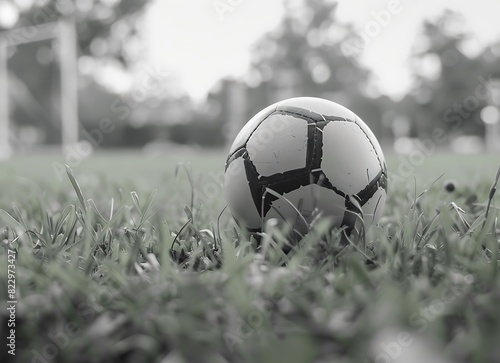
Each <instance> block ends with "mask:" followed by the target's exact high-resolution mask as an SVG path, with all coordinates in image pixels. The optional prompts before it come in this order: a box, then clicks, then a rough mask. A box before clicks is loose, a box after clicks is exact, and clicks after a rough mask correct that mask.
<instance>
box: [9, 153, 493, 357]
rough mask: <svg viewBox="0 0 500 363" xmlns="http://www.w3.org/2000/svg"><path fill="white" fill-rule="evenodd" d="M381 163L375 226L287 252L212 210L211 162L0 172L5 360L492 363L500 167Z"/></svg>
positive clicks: (168, 159) (271, 235)
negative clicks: (383, 186) (382, 183)
mask: <svg viewBox="0 0 500 363" xmlns="http://www.w3.org/2000/svg"><path fill="white" fill-rule="evenodd" d="M179 162H183V163H182V164H180V165H179V164H178V163H179ZM388 162H389V175H390V178H389V200H388V205H387V207H386V212H385V216H384V217H383V219H382V220H381V222H380V224H379V226H377V227H373V228H371V229H370V230H369V231H368V233H367V235H366V238H365V239H360V240H358V241H356V243H353V244H349V245H347V246H345V245H343V244H341V240H340V233H339V232H338V231H333V232H331V233H328V232H327V231H326V229H325V226H324V225H323V224H321V223H319V224H318V225H316V226H315V228H314V229H313V230H312V232H311V233H310V234H309V235H308V236H307V237H306V239H305V240H304V241H302V242H301V243H300V244H299V246H298V247H297V250H296V251H294V252H293V253H291V254H289V255H284V254H283V253H282V250H281V247H280V246H281V244H282V243H284V237H283V236H282V235H281V233H280V231H277V230H272V229H269V230H267V231H266V233H264V234H263V237H262V246H263V247H262V249H261V250H260V251H259V252H258V253H256V252H255V251H254V241H253V240H251V241H247V240H245V239H244V238H243V237H242V236H241V235H240V234H239V233H237V231H236V229H235V226H234V223H233V222H232V220H231V218H230V217H229V215H228V213H227V212H226V213H222V214H221V212H222V211H223V208H224V206H225V201H224V198H223V195H222V192H221V185H220V184H221V182H222V178H221V175H222V174H221V173H222V170H223V164H224V154H223V153H221V152H217V151H213V152H206V151H199V152H194V153H192V154H189V155H170V156H168V155H167V156H165V157H161V158H160V157H157V158H151V157H145V156H142V155H140V154H136V153H132V152H125V153H106V154H100V155H97V156H96V157H95V158H91V159H87V160H83V161H78V160H77V161H73V162H71V160H70V162H68V160H63V159H62V158H60V157H54V156H51V155H39V156H36V157H35V156H32V157H19V158H15V159H12V160H9V161H6V162H2V163H0V190H1V193H0V236H1V237H0V239H1V240H2V242H3V243H2V244H3V248H2V250H1V252H0V253H1V255H0V259H1V266H2V272H1V278H0V288H1V294H2V296H3V297H4V298H3V299H2V301H1V302H2V306H1V310H0V316H1V317H2V319H1V320H2V321H1V328H0V331H2V339H3V340H2V341H3V343H2V346H3V347H5V346H6V344H8V343H9V338H8V337H9V334H11V332H10V329H12V328H14V329H15V332H14V335H15V354H16V355H15V357H14V356H12V355H10V354H9V353H8V350H11V348H12V347H9V346H7V350H3V348H2V351H1V356H0V359H1V361H2V362H7V361H14V360H13V359H14V358H15V359H16V361H19V362H52V361H55V362H161V363H182V362H207V363H223V362H290V363H295V362H296V363H302V362H304V363H305V362H345V363H347V362H377V363H378V362H405V363H409V362H443V363H445V362H468V363H469V362H478V363H479V362H499V361H500V345H499V344H498V342H500V313H499V312H498V311H499V310H498V306H499V305H500V275H499V273H498V270H499V267H500V266H499V238H498V233H500V229H499V226H498V224H497V216H498V210H497V206H496V204H498V195H492V192H491V187H492V184H493V183H494V182H495V176H496V173H497V169H498V166H499V164H500V157H499V156H498V155H474V156H455V155H447V154H438V155H435V156H432V157H429V158H426V159H425V160H410V159H408V158H403V159H402V158H401V157H396V156H390V157H389V158H388ZM64 163H68V164H69V165H70V166H71V171H70V172H69V173H67V171H66V169H65V167H64ZM443 174H444V175H443ZM442 175H443V176H442ZM446 180H453V183H454V185H455V187H456V189H455V190H454V191H453V192H448V191H446V190H445V188H444V187H443V183H444V182H445V181H446ZM391 181H392V183H391ZM395 181H396V182H395ZM490 196H492V198H491V199H492V203H491V206H490V208H489V209H488V201H489V199H490V198H489V197H490ZM487 211H488V214H487V215H486V213H487ZM171 246H173V247H172V248H171ZM14 261H15V263H14ZM12 265H15V269H14V268H13V267H12ZM8 270H10V275H11V276H9V275H8ZM13 272H14V273H13ZM13 279H15V292H14V295H15V296H9V293H10V292H12V291H10V292H9V289H11V290H12V283H11V281H9V280H13ZM14 298H15V300H16V301H17V303H15V304H14V306H15V314H14V315H12V314H11V312H12V311H13V310H12V309H11V310H8V308H9V307H10V306H11V305H12V304H9V303H7V301H9V300H13V299H14ZM13 316H15V318H14V321H13V320H12V319H13ZM12 322H14V323H15V327H9V324H10V323H12Z"/></svg>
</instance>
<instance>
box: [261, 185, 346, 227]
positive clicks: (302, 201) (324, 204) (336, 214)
mask: <svg viewBox="0 0 500 363" xmlns="http://www.w3.org/2000/svg"><path fill="white" fill-rule="evenodd" d="M289 202H290V203H292V204H293V205H294V206H295V207H296V208H297V209H298V210H299V212H300V213H301V214H302V216H303V217H304V219H305V220H306V221H307V222H308V223H311V222H312V220H313V218H314V216H313V215H312V214H313V211H314V210H315V209H318V210H319V211H322V212H323V216H324V217H326V218H329V219H330V220H331V222H332V227H339V226H340V223H341V221H342V219H343V217H344V213H345V210H346V208H345V207H344V205H345V199H344V198H343V197H342V196H340V195H338V194H336V193H334V192H333V191H331V190H329V189H326V188H323V187H320V186H319V185H317V184H309V185H306V186H303V187H300V188H298V189H296V190H294V191H292V192H290V193H285V194H284V195H283V198H279V199H277V200H275V201H274V202H273V203H272V205H271V209H270V210H269V212H268V213H267V214H266V216H265V218H266V220H267V219H271V218H277V219H278V220H283V218H284V219H285V220H286V221H287V222H288V223H291V224H292V225H293V226H294V228H295V229H297V230H298V231H299V232H300V233H302V234H305V233H307V230H308V227H307V226H306V225H304V222H303V220H302V218H300V216H298V215H297V212H296V211H295V209H294V208H292V206H291V205H290V203H289Z"/></svg>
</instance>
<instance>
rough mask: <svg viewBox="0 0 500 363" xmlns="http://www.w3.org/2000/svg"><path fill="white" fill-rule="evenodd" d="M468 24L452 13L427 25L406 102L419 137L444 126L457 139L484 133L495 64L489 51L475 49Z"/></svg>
mask: <svg viewBox="0 0 500 363" xmlns="http://www.w3.org/2000/svg"><path fill="white" fill-rule="evenodd" d="M463 21H464V20H463V18H462V16H461V15H460V14H458V13H455V12H452V11H446V12H444V13H443V14H442V15H441V16H440V17H438V18H437V19H436V20H435V21H426V22H425V23H424V24H423V34H422V37H421V38H420V39H419V41H418V42H417V44H416V49H415V52H414V55H413V59H412V64H413V72H414V74H415V81H416V82H415V86H414V89H413V91H412V92H411V94H410V95H409V96H408V97H407V99H406V100H405V102H404V105H405V107H406V108H407V109H406V112H405V113H406V114H408V115H411V116H410V117H411V118H413V120H414V123H413V125H414V128H413V134H414V135H415V136H416V135H419V136H422V135H430V134H431V133H432V130H434V129H435V128H436V127H438V126H439V127H442V128H444V129H445V130H446V131H447V132H448V133H452V134H456V135H461V134H475V135H483V133H484V125H483V123H482V121H481V120H480V117H479V114H480V111H481V109H482V108H483V107H484V106H485V105H486V104H487V103H488V96H487V93H488V89H487V80H488V79H489V78H490V77H491V75H492V72H493V69H494V68H495V66H492V64H495V61H494V60H493V61H491V62H489V63H490V64H488V62H487V61H486V58H487V57H486V58H485V55H486V53H485V52H488V49H486V50H484V51H483V52H482V53H480V52H477V50H475V49H474V48H477V47H476V45H477V43H474V42H476V40H475V39H474V37H473V34H468V33H465V32H464V31H463V26H462V24H463ZM490 58H491V57H490ZM496 67H497V68H498V58H496Z"/></svg>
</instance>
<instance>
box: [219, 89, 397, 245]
mask: <svg viewBox="0 0 500 363" xmlns="http://www.w3.org/2000/svg"><path fill="white" fill-rule="evenodd" d="M224 193H225V196H226V201H227V204H228V208H229V210H230V212H231V214H232V215H233V217H234V219H235V220H236V222H237V223H238V224H239V225H240V226H241V227H243V228H245V229H246V230H248V231H249V232H259V231H261V230H262V229H263V224H265V223H266V221H268V220H270V219H271V218H276V219H277V220H278V222H280V223H281V224H284V225H288V226H289V227H290V228H291V229H292V230H293V231H294V232H295V233H298V234H299V235H300V236H303V235H305V234H306V233H307V232H308V231H309V227H310V224H311V222H313V220H314V219H315V218H319V217H321V218H326V219H328V220H329V221H330V223H331V226H332V228H335V227H345V231H346V233H347V234H348V235H349V234H351V232H352V231H353V230H354V229H355V227H356V226H357V225H358V224H357V222H358V221H359V220H361V221H362V222H361V223H362V224H364V226H365V227H369V226H370V225H372V224H375V223H377V222H378V220H379V219H380V216H381V215H382V213H383V209H384V206H385V200H386V195H387V167H386V163H385V158H384V155H383V153H382V149H381V148H380V145H379V143H378V141H377V139H376V137H375V135H374V134H373V133H372V131H371V130H370V129H369V127H368V126H367V125H366V124H365V123H364V122H363V121H362V120H361V119H360V118H359V117H358V116H356V115H355V114H354V113H353V112H352V111H350V110H349V109H347V108H345V107H343V106H341V105H339V104H337V103H335V102H331V101H328V100H324V99H320V98H312V97H298V98H290V99H287V100H284V101H281V102H277V103H275V104H273V105H271V106H268V107H266V108H265V109H263V110H262V111H260V112H259V113H258V114H257V115H255V116H254V117H253V118H252V119H251V120H250V121H249V122H248V123H247V124H246V125H245V126H244V127H243V128H242V130H241V131H240V132H239V133H238V135H237V136H236V138H235V140H234V142H233V144H232V146H231V148H230V150H229V155H228V157H227V160H226V166H225V174H224ZM356 228H357V227H356Z"/></svg>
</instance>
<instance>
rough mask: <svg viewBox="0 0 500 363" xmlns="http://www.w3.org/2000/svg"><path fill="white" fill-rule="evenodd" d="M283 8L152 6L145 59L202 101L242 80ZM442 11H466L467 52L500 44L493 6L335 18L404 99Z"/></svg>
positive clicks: (437, 0) (362, 5)
mask: <svg viewBox="0 0 500 363" xmlns="http://www.w3.org/2000/svg"><path fill="white" fill-rule="evenodd" d="M283 2H284V0H182V1H179V0H155V1H154V3H153V4H152V5H151V6H150V8H149V10H148V11H147V14H146V17H145V20H144V33H143V37H144V39H145V44H146V52H145V54H144V57H145V60H146V61H147V62H149V63H151V64H153V65H155V66H159V67H161V68H162V69H167V70H169V71H170V72H171V74H172V75H174V76H175V77H176V78H178V80H179V83H180V86H181V87H183V88H185V89H186V90H187V91H188V92H189V94H191V95H192V96H193V97H194V98H198V99H202V98H203V97H204V96H205V95H206V93H207V91H208V90H209V89H210V88H211V87H212V86H213V85H214V83H216V81H217V80H218V79H220V78H221V77H224V76H227V75H232V76H242V75H244V74H245V71H246V69H247V67H248V64H249V60H250V51H251V46H252V44H253V43H254V42H255V41H256V40H258V39H259V37H261V36H262V35H263V34H264V33H265V32H268V31H270V30H272V29H273V28H274V27H276V26H277V24H278V23H279V21H280V19H281V16H282V14H283ZM445 8H450V9H453V10H456V11H458V12H461V13H462V14H463V15H464V18H465V21H464V24H463V25H464V29H465V30H470V31H471V32H472V33H473V37H472V38H471V40H470V41H469V42H468V43H467V44H465V45H464V49H463V51H464V53H467V54H470V55H474V54H477V53H478V52H479V51H480V50H481V49H482V48H483V47H484V46H486V45H488V44H489V43H491V42H493V41H498V40H500V25H499V24H500V23H499V22H498V16H499V14H500V1H496V0H474V1H470V0H433V1H432V2H431V1H417V0H399V1H398V0H340V1H339V5H338V10H337V14H338V19H339V20H341V21H343V22H350V23H353V24H354V25H355V26H356V28H357V30H358V32H360V33H362V34H365V36H366V38H367V39H368V43H367V45H366V46H365V47H364V49H363V52H362V53H361V54H360V55H359V60H360V62H361V63H362V64H363V65H365V66H367V67H369V68H370V69H372V70H373V72H374V76H375V78H374V82H375V86H376V88H377V89H378V90H379V91H380V92H381V93H384V94H388V95H389V96H392V97H394V98H399V97H401V96H402V95H404V93H405V92H407V91H408V89H409V88H410V86H411V83H412V80H411V75H410V69H409V55H410V54H411V51H412V49H413V46H414V44H415V40H416V39H417V38H418V34H419V32H421V24H422V21H423V20H424V19H432V18H434V17H436V16H438V15H439V14H440V13H441V12H442V11H443V10H444V9H445ZM381 12H382V13H385V14H387V13H388V12H389V13H390V14H391V16H390V19H388V18H387V17H386V18H385V20H384V19H382V18H380V16H377V15H376V14H381ZM374 23H378V31H377V25H374Z"/></svg>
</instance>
